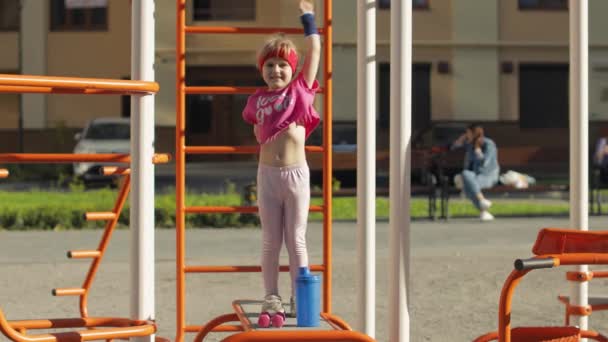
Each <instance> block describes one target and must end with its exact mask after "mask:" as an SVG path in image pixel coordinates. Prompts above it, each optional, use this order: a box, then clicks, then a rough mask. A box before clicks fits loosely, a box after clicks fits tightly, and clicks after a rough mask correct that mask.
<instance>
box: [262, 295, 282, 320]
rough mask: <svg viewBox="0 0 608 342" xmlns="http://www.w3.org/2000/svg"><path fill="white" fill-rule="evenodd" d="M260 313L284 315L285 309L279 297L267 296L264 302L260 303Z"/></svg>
mask: <svg viewBox="0 0 608 342" xmlns="http://www.w3.org/2000/svg"><path fill="white" fill-rule="evenodd" d="M262 312H268V313H269V314H270V315H274V314H276V313H284V312H285V309H284V308H283V303H282V302H281V297H279V296H277V295H267V296H266V297H264V301H263V302H262Z"/></svg>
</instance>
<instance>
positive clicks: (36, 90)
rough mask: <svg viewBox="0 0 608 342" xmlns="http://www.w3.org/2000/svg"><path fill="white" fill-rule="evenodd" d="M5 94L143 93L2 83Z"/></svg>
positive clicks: (0, 90)
mask: <svg viewBox="0 0 608 342" xmlns="http://www.w3.org/2000/svg"><path fill="white" fill-rule="evenodd" d="M0 93H3V94H24V93H29V94H76V95H141V94H139V93H138V92H126V91H115V90H103V89H66V88H51V87H22V86H3V85H0Z"/></svg>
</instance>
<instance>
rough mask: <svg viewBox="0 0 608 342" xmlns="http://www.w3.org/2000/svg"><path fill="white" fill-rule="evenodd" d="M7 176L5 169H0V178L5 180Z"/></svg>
mask: <svg viewBox="0 0 608 342" xmlns="http://www.w3.org/2000/svg"><path fill="white" fill-rule="evenodd" d="M8 175H9V172H8V170H7V169H0V178H7V177H8Z"/></svg>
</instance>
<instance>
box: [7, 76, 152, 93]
mask: <svg viewBox="0 0 608 342" xmlns="http://www.w3.org/2000/svg"><path fill="white" fill-rule="evenodd" d="M0 86H17V87H50V88H61V89H83V90H85V89H88V90H97V91H116V92H120V93H126V92H129V93H140V94H151V93H156V92H158V89H159V86H158V83H156V82H146V81H132V80H115V79H107V78H83V77H58V76H34V75H15V74H0Z"/></svg>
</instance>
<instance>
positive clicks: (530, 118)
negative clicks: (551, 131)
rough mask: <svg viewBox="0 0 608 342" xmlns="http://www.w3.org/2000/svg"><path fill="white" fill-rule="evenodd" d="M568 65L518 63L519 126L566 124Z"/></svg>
mask: <svg viewBox="0 0 608 342" xmlns="http://www.w3.org/2000/svg"><path fill="white" fill-rule="evenodd" d="M568 77H569V73H568V64H554V63H547V64H538V63H522V64H520V65H519V126H520V127H521V128H566V127H568V108H569V98H568V91H569V90H568Z"/></svg>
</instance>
